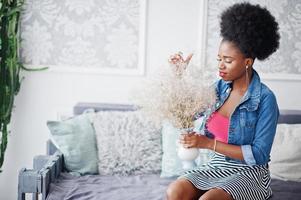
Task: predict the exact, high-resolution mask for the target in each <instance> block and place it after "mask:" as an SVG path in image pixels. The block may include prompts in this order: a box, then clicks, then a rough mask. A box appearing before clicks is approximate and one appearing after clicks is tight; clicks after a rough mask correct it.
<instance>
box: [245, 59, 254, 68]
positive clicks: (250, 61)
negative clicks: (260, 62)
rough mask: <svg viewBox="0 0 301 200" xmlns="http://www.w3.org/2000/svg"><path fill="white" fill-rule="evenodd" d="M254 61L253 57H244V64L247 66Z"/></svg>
mask: <svg viewBox="0 0 301 200" xmlns="http://www.w3.org/2000/svg"><path fill="white" fill-rule="evenodd" d="M253 63H254V59H253V58H245V66H247V65H248V66H249V67H251V66H252V65H253Z"/></svg>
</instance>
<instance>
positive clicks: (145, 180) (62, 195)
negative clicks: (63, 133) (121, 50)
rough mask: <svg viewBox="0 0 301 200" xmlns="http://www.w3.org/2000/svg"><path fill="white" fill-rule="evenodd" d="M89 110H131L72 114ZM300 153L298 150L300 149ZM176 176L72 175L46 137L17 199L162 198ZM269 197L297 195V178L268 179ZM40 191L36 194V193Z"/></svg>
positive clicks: (294, 114) (294, 116)
mask: <svg viewBox="0 0 301 200" xmlns="http://www.w3.org/2000/svg"><path fill="white" fill-rule="evenodd" d="M89 109H92V110H93V111H96V112H97V111H104V110H106V111H134V110H136V109H137V108H136V107H135V106H132V105H122V104H106V103H78V104H77V105H75V107H74V109H73V110H74V114H75V115H80V114H81V113H83V112H85V111H87V110H89ZM278 123H279V124H280V123H287V124H300V123H301V111H297V110H281V115H280V117H279V122H278ZM300 153H301V152H300ZM175 179H176V177H169V178H161V177H160V174H159V173H156V174H145V175H133V176H100V175H85V176H74V175H71V174H70V173H66V172H65V171H64V155H63V154H62V153H61V152H60V151H59V150H58V149H57V148H56V147H55V145H53V143H52V142H51V141H50V140H49V141H47V155H39V156H36V157H35V158H34V161H33V169H26V168H22V169H21V170H20V172H19V182H18V200H25V194H26V193H33V199H34V200H36V199H38V197H41V198H42V199H43V200H46V199H47V200H58V199H66V200H67V199H68V200H71V199H77V200H84V199H85V200H88V199H89V200H94V199H95V200H96V199H98V200H99V199H112V200H121V199H122V200H124V199H130V200H136V199H137V200H138V199H139V200H140V199H146V200H159V199H164V197H165V190H166V188H167V186H168V184H169V183H170V182H171V181H173V180H175ZM271 187H272V190H273V196H272V197H271V198H270V199H271V200H280V199H282V200H283V199H290V200H300V199H301V182H296V181H283V180H278V179H272V182H271ZM39 194H40V195H39Z"/></svg>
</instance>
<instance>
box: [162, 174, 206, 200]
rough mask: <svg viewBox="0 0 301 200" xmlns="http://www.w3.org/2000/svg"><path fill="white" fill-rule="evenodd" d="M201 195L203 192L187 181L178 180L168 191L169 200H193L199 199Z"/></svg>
mask: <svg viewBox="0 0 301 200" xmlns="http://www.w3.org/2000/svg"><path fill="white" fill-rule="evenodd" d="M200 194H201V191H200V190H198V189H197V188H195V187H194V186H193V185H192V184H191V183H190V182H189V181H188V180H186V179H178V180H176V181H174V182H172V183H171V184H170V185H169V186H168V188H167V190H166V197H167V199H168V200H186V199H187V200H191V199H196V198H198V197H199V196H200Z"/></svg>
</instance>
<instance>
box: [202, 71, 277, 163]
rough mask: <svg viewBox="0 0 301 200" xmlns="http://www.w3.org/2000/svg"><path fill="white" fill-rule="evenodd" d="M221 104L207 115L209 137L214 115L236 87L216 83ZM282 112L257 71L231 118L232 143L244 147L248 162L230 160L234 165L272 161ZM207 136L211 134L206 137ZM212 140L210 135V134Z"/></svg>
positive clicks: (229, 137)
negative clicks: (211, 116)
mask: <svg viewBox="0 0 301 200" xmlns="http://www.w3.org/2000/svg"><path fill="white" fill-rule="evenodd" d="M215 87H216V93H217V101H216V104H215V106H214V108H213V109H209V111H207V112H206V113H205V114H204V122H203V128H202V129H203V131H204V132H205V135H207V134H208V131H207V129H206V125H204V124H206V122H207V120H208V118H209V116H210V114H211V113H212V112H214V111H216V110H217V109H219V108H220V107H221V106H222V105H223V104H224V102H225V101H226V100H227V98H228V97H229V94H230V91H231V89H232V88H231V87H232V84H231V82H226V81H224V80H222V79H220V80H218V81H217V82H216V85H215ZM278 116H279V109H278V105H277V101H276V97H275V95H274V94H273V92H272V91H271V90H270V89H269V88H268V87H267V86H266V85H264V84H263V83H261V81H260V78H259V75H258V74H257V72H256V71H255V70H253V77H252V80H251V83H250V85H249V87H248V90H247V92H246V93H245V95H244V96H243V98H242V100H241V102H240V103H239V105H238V106H237V107H236V108H235V110H234V111H233V113H232V115H231V116H230V122H229V129H228V143H229V144H234V145H240V146H241V149H242V153H243V158H244V161H241V160H236V159H232V158H229V157H226V160H227V161H229V162H234V163H244V164H248V165H265V164H267V163H268V162H269V161H270V152H271V148H272V143H273V140H274V136H275V132H276V126H277V121H278ZM206 133H207V134H206ZM207 136H208V137H210V135H207Z"/></svg>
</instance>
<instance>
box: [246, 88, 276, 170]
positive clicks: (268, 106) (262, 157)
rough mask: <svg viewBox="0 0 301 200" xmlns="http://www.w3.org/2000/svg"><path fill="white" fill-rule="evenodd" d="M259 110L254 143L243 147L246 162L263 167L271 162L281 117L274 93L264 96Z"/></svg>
mask: <svg viewBox="0 0 301 200" xmlns="http://www.w3.org/2000/svg"><path fill="white" fill-rule="evenodd" d="M258 109H259V110H258V121H257V124H256V127H255V136H254V139H253V142H252V143H251V144H247V145H242V147H241V148H242V153H243V157H244V161H245V162H246V163H247V164H249V165H263V164H266V163H268V162H269V160H270V152H271V148H272V144H273V140H274V136H275V133H276V127H277V121H278V117H279V108H278V105H277V101H276V97H275V95H274V94H273V93H272V92H267V93H266V94H265V95H263V97H262V99H261V101H260V105H259V108H258Z"/></svg>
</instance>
